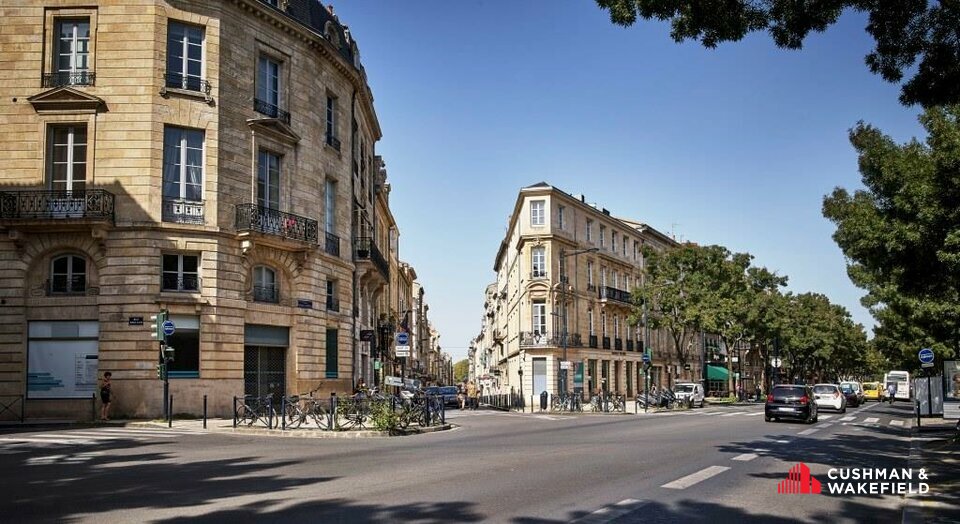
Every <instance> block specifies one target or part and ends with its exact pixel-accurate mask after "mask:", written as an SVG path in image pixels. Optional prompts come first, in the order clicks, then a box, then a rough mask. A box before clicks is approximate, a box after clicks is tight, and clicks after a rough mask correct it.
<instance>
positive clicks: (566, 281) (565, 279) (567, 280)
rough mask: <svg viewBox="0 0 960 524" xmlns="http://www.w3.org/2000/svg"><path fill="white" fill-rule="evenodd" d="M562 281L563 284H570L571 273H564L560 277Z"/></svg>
mask: <svg viewBox="0 0 960 524" xmlns="http://www.w3.org/2000/svg"><path fill="white" fill-rule="evenodd" d="M560 283H561V284H569V283H570V275H562V276H561V277H560Z"/></svg>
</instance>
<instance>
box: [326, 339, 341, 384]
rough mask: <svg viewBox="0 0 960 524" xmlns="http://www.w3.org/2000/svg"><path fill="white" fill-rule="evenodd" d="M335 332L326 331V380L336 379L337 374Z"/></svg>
mask: <svg viewBox="0 0 960 524" xmlns="http://www.w3.org/2000/svg"><path fill="white" fill-rule="evenodd" d="M338 360H339V359H338V355H337V330H336V329H328V330H327V359H326V361H327V362H326V364H327V373H326V378H337V377H338V376H339V374H338V373H337V362H338Z"/></svg>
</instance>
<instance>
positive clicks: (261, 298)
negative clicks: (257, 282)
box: [253, 286, 280, 304]
mask: <svg viewBox="0 0 960 524" xmlns="http://www.w3.org/2000/svg"><path fill="white" fill-rule="evenodd" d="M253 301H254V302H266V303H268V304H278V303H279V302H280V289H279V288H278V287H277V286H253Z"/></svg>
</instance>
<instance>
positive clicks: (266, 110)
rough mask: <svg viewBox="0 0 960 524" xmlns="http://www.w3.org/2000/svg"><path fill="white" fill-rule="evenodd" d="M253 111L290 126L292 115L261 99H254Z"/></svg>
mask: <svg viewBox="0 0 960 524" xmlns="http://www.w3.org/2000/svg"><path fill="white" fill-rule="evenodd" d="M253 110H254V111H256V112H257V113H260V114H261V115H266V116H268V117H270V118H276V119H277V120H279V121H281V122H283V123H284V124H287V125H290V113H288V112H286V111H284V110H283V109H280V108H279V107H277V106H275V105H273V104H271V103H270V102H266V101H264V100H260V99H259V98H254V99H253Z"/></svg>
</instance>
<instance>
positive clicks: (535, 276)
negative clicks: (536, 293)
mask: <svg viewBox="0 0 960 524" xmlns="http://www.w3.org/2000/svg"><path fill="white" fill-rule="evenodd" d="M543 278H547V270H546V269H534V270H533V271H531V272H530V280H540V279H543Z"/></svg>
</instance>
